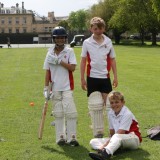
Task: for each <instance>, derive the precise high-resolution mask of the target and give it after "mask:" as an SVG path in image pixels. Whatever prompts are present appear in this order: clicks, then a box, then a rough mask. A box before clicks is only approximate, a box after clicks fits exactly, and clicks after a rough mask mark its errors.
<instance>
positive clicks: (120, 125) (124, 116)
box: [108, 106, 142, 141]
mask: <svg viewBox="0 0 160 160" xmlns="http://www.w3.org/2000/svg"><path fill="white" fill-rule="evenodd" d="M108 120H109V129H114V130H115V133H116V132H117V131H118V130H119V129H122V130H125V131H126V134H128V133H131V132H134V133H135V134H136V135H137V136H138V137H139V139H140V141H141V140H142V139H141V133H140V131H139V126H138V121H137V120H136V118H135V116H134V115H133V113H132V112H131V111H130V110H129V109H128V108H127V107H126V106H123V107H122V109H121V111H120V113H119V114H118V115H117V116H116V115H115V113H114V111H113V110H112V109H110V111H109V112H108Z"/></svg>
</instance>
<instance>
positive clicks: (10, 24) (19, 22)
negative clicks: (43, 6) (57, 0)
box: [0, 2, 68, 43]
mask: <svg viewBox="0 0 160 160" xmlns="http://www.w3.org/2000/svg"><path fill="white" fill-rule="evenodd" d="M67 18H68V17H57V19H56V17H55V16H54V12H48V16H47V17H45V16H43V17H42V16H40V15H39V14H38V13H36V12H35V11H32V10H27V9H26V8H25V7H24V2H22V6H21V7H20V6H19V4H18V3H16V5H15V6H11V7H5V6H4V4H3V3H1V2H0V34H3V33H6V34H20V33H23V34H24V33H34V34H37V37H38V38H37V39H38V43H51V31H52V29H53V28H54V27H55V26H57V25H58V23H59V22H60V21H61V20H64V19H65V20H66V19H67Z"/></svg>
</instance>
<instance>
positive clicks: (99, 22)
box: [90, 17, 105, 28]
mask: <svg viewBox="0 0 160 160" xmlns="http://www.w3.org/2000/svg"><path fill="white" fill-rule="evenodd" d="M94 25H97V26H98V28H102V27H105V22H104V20H103V19H102V18H100V17H93V18H92V19H91V21H90V26H91V27H92V26H94Z"/></svg>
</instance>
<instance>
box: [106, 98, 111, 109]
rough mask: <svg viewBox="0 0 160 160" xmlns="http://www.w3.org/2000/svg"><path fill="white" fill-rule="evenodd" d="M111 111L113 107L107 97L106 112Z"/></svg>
mask: <svg viewBox="0 0 160 160" xmlns="http://www.w3.org/2000/svg"><path fill="white" fill-rule="evenodd" d="M110 109H111V105H110V102H109V98H108V96H107V100H106V110H107V111H109V110H110Z"/></svg>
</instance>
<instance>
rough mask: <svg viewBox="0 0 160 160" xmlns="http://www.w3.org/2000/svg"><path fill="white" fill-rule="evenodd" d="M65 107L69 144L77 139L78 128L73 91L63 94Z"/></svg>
mask: <svg viewBox="0 0 160 160" xmlns="http://www.w3.org/2000/svg"><path fill="white" fill-rule="evenodd" d="M62 103H63V107H64V110H65V113H64V114H65V117H66V134H67V142H70V141H71V140H72V139H73V138H74V139H76V127H77V110H76V106H75V103H74V99H73V95H72V91H65V92H63V101H62Z"/></svg>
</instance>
